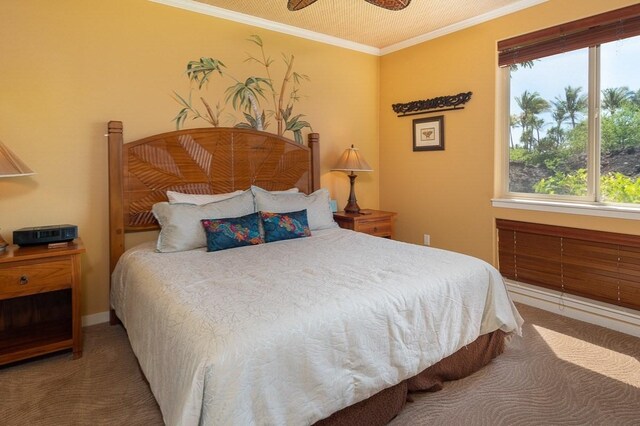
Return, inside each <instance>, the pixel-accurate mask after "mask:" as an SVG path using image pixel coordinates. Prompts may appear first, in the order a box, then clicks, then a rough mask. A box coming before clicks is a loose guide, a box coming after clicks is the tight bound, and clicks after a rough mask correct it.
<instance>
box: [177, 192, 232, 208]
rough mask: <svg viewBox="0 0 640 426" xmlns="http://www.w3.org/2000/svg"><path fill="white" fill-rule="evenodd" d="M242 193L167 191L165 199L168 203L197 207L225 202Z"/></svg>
mask: <svg viewBox="0 0 640 426" xmlns="http://www.w3.org/2000/svg"><path fill="white" fill-rule="evenodd" d="M243 192H244V191H241V190H238V191H234V192H227V193H224V194H185V193H182V192H176V191H167V198H168V199H169V203H171V204H176V203H189V204H197V205H199V206H201V205H203V204H209V203H215V202H216V201H222V200H226V199H228V198H231V197H235V196H236V195H240V194H242V193H243Z"/></svg>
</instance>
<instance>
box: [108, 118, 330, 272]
mask: <svg viewBox="0 0 640 426" xmlns="http://www.w3.org/2000/svg"><path fill="white" fill-rule="evenodd" d="M108 139H109V242H110V273H111V272H113V268H115V265H116V263H117V261H118V259H119V258H120V256H121V255H122V253H123V252H124V234H125V233H126V232H136V231H147V230H152V229H158V223H157V222H156V220H155V218H154V217H153V214H152V213H151V207H152V206H153V204H154V203H157V202H160V201H166V200H167V198H166V191H167V190H172V191H178V192H186V193H192V194H216V193H224V192H232V191H235V190H238V189H247V188H249V187H250V186H251V185H257V186H260V187H262V188H264V189H267V190H284V189H289V188H292V187H294V186H295V187H297V188H299V189H300V191H303V192H305V193H310V192H313V191H315V190H316V189H319V188H320V166H319V163H320V157H319V135H318V134H317V133H311V134H310V135H309V146H308V147H307V146H304V145H300V144H298V143H296V142H294V141H291V140H289V139H286V138H283V137H280V136H277V135H274V134H271V133H266V132H260V131H256V130H252V129H237V128H221V127H217V128H216V127H211V128H204V129H189V130H178V131H174V132H168V133H162V134H159V135H154V136H150V137H147V138H144V139H141V140H138V141H135V142H131V143H127V144H124V143H123V137H122V122H120V121H110V122H109V125H108Z"/></svg>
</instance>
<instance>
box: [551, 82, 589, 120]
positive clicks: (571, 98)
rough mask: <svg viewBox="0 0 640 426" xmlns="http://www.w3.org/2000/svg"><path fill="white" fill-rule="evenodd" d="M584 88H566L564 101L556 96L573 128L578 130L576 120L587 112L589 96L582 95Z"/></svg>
mask: <svg viewBox="0 0 640 426" xmlns="http://www.w3.org/2000/svg"><path fill="white" fill-rule="evenodd" d="M581 91H582V87H571V86H567V87H565V88H564V99H562V98H559V97H557V96H556V101H557V102H559V103H561V104H562V106H563V107H564V109H565V111H566V112H567V117H569V119H570V120H571V128H572V129H575V128H576V120H577V119H578V115H579V114H584V113H585V112H586V111H587V95H581V94H580V92H581Z"/></svg>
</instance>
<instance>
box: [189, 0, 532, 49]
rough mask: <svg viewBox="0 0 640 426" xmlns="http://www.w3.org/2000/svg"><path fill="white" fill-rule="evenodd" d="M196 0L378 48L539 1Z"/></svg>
mask: <svg viewBox="0 0 640 426" xmlns="http://www.w3.org/2000/svg"><path fill="white" fill-rule="evenodd" d="M196 1H197V2H199V3H202V4H207V5H211V6H215V7H218V8H222V9H227V10H230V11H234V12H239V13H242V14H246V15H251V16H254V17H259V18H262V19H266V20H269V21H273V22H277V23H280V24H285V25H289V26H293V27H297V28H302V29H305V30H309V31H313V32H316V33H320V34H325V35H329V36H333V37H337V38H340V39H343V40H348V41H351V42H355V43H359V44H363V45H366V46H371V47H374V48H378V49H384V48H388V47H389V46H393V45H397V44H398V43H402V42H406V41H407V40H410V39H413V38H415V37H419V36H422V35H425V34H430V33H434V32H436V33H437V32H438V31H441V30H442V29H445V28H449V27H455V26H457V25H460V24H462V23H464V22H465V21H473V20H476V19H478V18H479V17H482V16H485V15H492V14H496V13H498V12H499V11H501V10H502V11H507V12H509V11H515V10H517V9H521V8H523V7H526V6H531V5H532V4H536V3H540V2H541V1H540V0H538V1H531V0H412V1H411V3H410V4H409V6H407V7H406V8H405V9H403V10H400V11H390V10H386V9H383V8H381V7H377V6H374V5H372V4H370V3H368V2H366V1H365V0H317V1H316V2H315V3H313V4H311V5H309V6H308V7H306V8H304V9H302V10H299V11H295V12H291V11H289V10H288V9H287V0H196ZM518 6H520V7H518ZM511 9H513V10H511ZM500 14H504V13H500Z"/></svg>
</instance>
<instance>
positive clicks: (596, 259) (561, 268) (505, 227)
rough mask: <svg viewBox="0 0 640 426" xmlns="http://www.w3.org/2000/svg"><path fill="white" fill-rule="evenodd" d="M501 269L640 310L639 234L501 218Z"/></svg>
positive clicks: (510, 275)
mask: <svg viewBox="0 0 640 426" xmlns="http://www.w3.org/2000/svg"><path fill="white" fill-rule="evenodd" d="M496 228H497V229H498V261H499V267H500V273H501V274H502V275H503V276H504V277H505V278H509V279H513V280H515V281H519V282H524V283H528V284H534V285H538V286H542V287H546V288H550V289H552V290H557V291H560V292H563V293H569V294H575V295H578V296H583V297H587V298H591V299H595V300H601V301H603V302H607V303H612V304H615V305H619V306H624V307H628V308H633V309H640V236H637V235H628V234H618V233H612V232H602V231H592V230H587V229H577V228H567V227H561V226H552V225H542V224H537V223H528V222H518V221H511V220H505V219H496Z"/></svg>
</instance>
